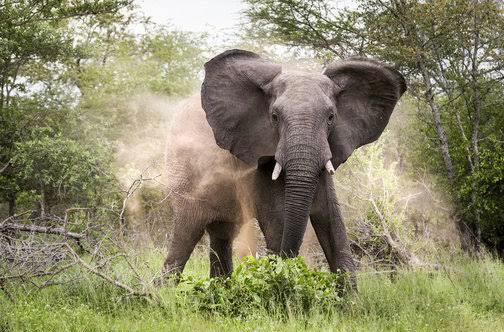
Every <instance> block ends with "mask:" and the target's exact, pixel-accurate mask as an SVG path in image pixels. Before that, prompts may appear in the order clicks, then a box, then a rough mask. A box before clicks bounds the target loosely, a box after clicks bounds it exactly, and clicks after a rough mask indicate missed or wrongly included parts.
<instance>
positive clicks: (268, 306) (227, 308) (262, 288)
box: [178, 256, 343, 316]
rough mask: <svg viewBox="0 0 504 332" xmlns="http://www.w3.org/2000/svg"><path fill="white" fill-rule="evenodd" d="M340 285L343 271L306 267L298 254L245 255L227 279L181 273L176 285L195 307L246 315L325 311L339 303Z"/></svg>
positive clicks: (221, 312)
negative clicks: (286, 255) (255, 312)
mask: <svg viewBox="0 0 504 332" xmlns="http://www.w3.org/2000/svg"><path fill="white" fill-rule="evenodd" d="M342 285H343V274H341V275H338V274H334V273H329V272H317V271H313V270H310V269H309V268H308V266H307V265H306V264H305V263H304V260H303V258H302V257H297V258H294V259H285V260H284V259H282V258H280V257H278V256H266V257H262V258H259V259H256V258H254V257H252V256H249V257H245V258H244V259H243V261H242V262H241V263H240V265H238V267H237V268H236V269H235V270H234V271H233V274H232V275H231V277H229V278H225V279H221V278H204V279H201V278H195V277H193V276H183V277H182V280H181V283H180V285H179V286H178V288H181V289H182V290H183V293H182V294H183V295H184V297H186V298H187V299H188V300H189V302H190V303H191V306H194V307H195V308H197V309H198V310H201V311H204V312H209V313H218V314H222V315H227V316H229V315H231V316H246V315H247V314H248V313H249V312H251V311H254V310H258V309H265V310H267V311H271V312H278V313H286V314H287V313H291V314H292V313H303V312H309V311H310V310H311V309H313V308H317V310H321V311H328V310H330V309H331V308H333V307H334V306H336V305H338V304H341V303H343V298H342V297H341V292H342Z"/></svg>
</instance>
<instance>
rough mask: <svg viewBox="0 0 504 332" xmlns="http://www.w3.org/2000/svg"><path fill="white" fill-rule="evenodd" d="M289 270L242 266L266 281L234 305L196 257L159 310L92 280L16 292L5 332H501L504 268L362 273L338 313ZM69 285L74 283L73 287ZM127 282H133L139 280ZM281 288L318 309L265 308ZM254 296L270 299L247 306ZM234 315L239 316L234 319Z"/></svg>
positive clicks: (467, 264) (486, 263)
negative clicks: (301, 331)
mask: <svg viewBox="0 0 504 332" xmlns="http://www.w3.org/2000/svg"><path fill="white" fill-rule="evenodd" d="M143 259H144V260H146V261H149V260H150V261H153V260H154V261H156V260H157V261H160V260H161V259H162V255H152V254H150V256H148V257H145V256H144V257H143ZM288 264H289V265H288V267H287V266H282V267H283V268H284V271H286V272H287V271H288V272H290V273H289V274H282V273H281V272H279V271H278V270H275V269H271V267H273V268H274V267H275V265H274V264H273V265H272V264H271V263H267V262H266V261H265V260H264V259H263V261H262V262H257V261H248V262H245V264H244V265H243V266H242V267H241V268H242V269H262V271H261V273H260V274H258V273H256V271H257V270H255V271H254V270H253V271H251V272H245V271H241V272H238V273H237V274H235V275H236V277H235V278H234V279H232V280H231V281H229V283H232V284H234V285H235V286H238V285H240V286H241V287H242V288H241V289H240V290H239V292H240V294H235V296H234V297H231V298H229V297H228V296H229V292H233V288H232V287H231V289H227V288H220V287H219V286H216V284H217V283H218V281H211V280H208V279H207V278H205V277H203V275H206V274H207V271H208V263H207V257H206V255H204V256H203V255H201V254H198V255H195V256H193V258H191V260H190V262H189V266H188V270H187V273H186V274H187V275H188V277H186V281H185V283H184V284H183V285H182V286H181V287H179V288H169V287H165V288H164V289H163V291H162V292H161V294H160V301H161V304H162V305H153V304H149V303H148V302H146V301H144V300H142V299H138V298H128V297H124V294H123V293H122V292H121V291H119V290H118V289H117V288H116V287H114V286H113V285H111V284H109V283H105V282H103V281H102V280H101V279H97V278H94V277H86V278H78V281H75V282H72V283H67V284H64V285H59V286H52V287H49V288H44V289H42V290H38V289H37V288H36V286H33V285H26V286H25V287H23V288H17V289H10V291H11V293H10V296H12V297H13V298H15V299H16V301H15V302H10V301H9V300H8V299H7V298H5V297H0V329H1V330H7V331H9V330H15V331H35V330H38V331H61V330H65V331H66V330H68V331H124V330H128V331H186V330H193V331H201V330H204V331H244V330H245V331H298V330H309V331H332V330H338V331H341V330H351V331H405V330H407V331H440V330H446V331H500V330H502V329H503V328H504V287H502V280H504V267H503V265H502V264H501V263H499V262H496V261H494V260H491V259H484V260H482V261H480V262H474V261H467V260H454V261H446V262H444V264H445V267H444V268H443V269H441V270H438V271H427V270H425V271H422V270H419V271H411V270H399V271H397V272H396V273H395V274H394V276H393V277H392V278H390V276H389V275H387V274H380V273H378V274H376V273H373V272H372V271H367V272H366V271H363V272H362V273H361V274H360V275H359V293H358V294H355V293H354V294H350V295H347V296H345V297H343V298H334V294H333V295H332V299H333V300H334V302H336V305H333V306H331V305H329V304H331V302H333V301H331V300H330V299H331V297H329V298H326V297H323V298H318V295H317V292H316V291H315V290H314V289H313V288H312V286H313V285H312V282H315V281H316V280H317V279H316V278H315V276H316V274H317V273H318V274H319V276H318V277H317V278H319V279H320V277H322V278H324V279H326V280H328V279H327V278H328V277H325V276H324V272H309V273H308V272H307V271H305V267H304V265H303V264H302V262H300V261H299V260H298V261H296V262H292V263H288ZM265 265H268V268H267V269H264V267H265ZM123 269H124V267H123V268H120V267H117V269H116V271H117V272H119V271H122V272H120V273H122V274H123V275H124V271H123ZM150 272H151V273H152V272H153V271H150ZM154 272H155V271H154ZM75 273H78V272H77V271H75ZM325 273H327V272H325ZM320 275H321V276H320ZM73 276H74V275H73V274H70V275H69V278H72V277H73ZM125 277H127V278H131V279H134V278H135V276H134V275H127V276H125ZM305 277H308V278H305ZM279 278H281V279H282V281H285V282H286V283H285V284H279V285H278V287H284V285H295V286H297V287H299V288H294V289H289V291H290V292H291V294H292V293H294V292H297V293H298V295H300V296H302V298H304V299H307V300H312V301H313V302H312V303H311V306H310V308H308V309H306V310H301V311H299V310H296V304H297V303H296V301H292V302H291V301H285V302H276V303H271V302H267V301H268V299H273V298H274V297H275V293H274V290H275V285H272V284H271V281H273V280H275V279H279ZM188 280H190V281H188ZM317 282H318V281H317ZM328 285H330V283H329V284H328V283H323V282H322V283H318V285H317V288H316V289H317V290H324V287H328ZM307 286H309V288H307ZM277 290H278V289H277ZM236 291H238V290H236ZM326 291H327V288H326ZM255 294H261V296H264V297H263V298H260V299H251V297H253V296H254V295H255ZM230 299H233V301H230ZM321 300H322V301H321ZM195 301H196V304H197V305H195ZM285 309H288V310H287V311H285ZM291 309H292V310H291ZM297 309H299V307H298V308H297ZM237 310H240V312H241V315H238V316H237V315H229V313H237Z"/></svg>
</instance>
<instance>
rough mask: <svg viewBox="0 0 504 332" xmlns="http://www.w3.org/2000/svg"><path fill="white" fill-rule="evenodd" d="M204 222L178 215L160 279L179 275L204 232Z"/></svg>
mask: <svg viewBox="0 0 504 332" xmlns="http://www.w3.org/2000/svg"><path fill="white" fill-rule="evenodd" d="M205 225H206V222H205V221H204V220H200V219H198V218H194V217H193V216H189V215H178V216H176V217H175V220H174V229H173V236H172V239H171V243H170V246H169V249H168V256H167V257H166V260H165V262H164V266H163V275H162V277H163V278H165V277H168V276H170V275H173V274H180V273H182V271H183V270H184V267H185V265H186V263H187V261H188V260H189V257H190V256H191V253H192V252H193V250H194V247H195V246H196V244H197V243H198V241H199V240H200V239H201V237H202V236H203V233H204V232H205Z"/></svg>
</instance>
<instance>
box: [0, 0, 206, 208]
mask: <svg viewBox="0 0 504 332" xmlns="http://www.w3.org/2000/svg"><path fill="white" fill-rule="evenodd" d="M0 18H1V19H0V40H1V41H2V42H1V43H0V72H1V73H3V75H1V76H0V88H1V89H0V122H1V129H0V143H1V146H2V148H1V149H0V170H1V171H0V185H1V186H0V207H2V205H3V204H4V203H7V204H6V205H8V211H5V210H4V209H2V210H0V215H1V216H2V217H4V216H5V215H14V214H15V213H17V212H19V211H20V210H25V209H30V210H31V209H36V210H37V213H39V214H43V213H44V212H48V211H51V212H53V213H56V212H61V210H59V211H55V210H53V207H54V206H56V205H58V206H61V207H62V208H63V210H64V209H65V208H68V207H70V206H73V207H77V206H79V207H90V208H91V207H92V208H97V207H98V205H100V207H105V206H106V207H108V208H110V207H111V206H117V205H118V204H117V202H114V200H117V199H119V194H120V188H119V185H118V181H117V180H116V179H115V176H114V172H115V171H116V170H115V166H114V165H113V163H114V162H115V161H116V154H117V150H119V149H120V148H121V146H124V142H122V141H121V140H124V139H125V137H126V139H131V136H132V133H133V132H134V131H138V129H137V125H138V123H139V122H144V123H146V122H148V121H151V122H153V123H154V122H159V114H155V115H156V117H153V114H150V113H149V114H148V113H147V112H146V111H145V110H144V109H142V110H141V111H138V109H132V108H131V107H130V105H129V104H130V103H131V101H132V100H133V99H135V98H139V97H137V96H142V95H147V94H159V95H167V96H182V95H187V94H189V93H191V92H192V90H193V88H194V86H195V83H196V82H197V80H198V78H197V75H198V73H199V70H200V67H201V63H202V58H201V47H200V46H201V45H203V44H204V43H203V39H202V38H200V37H199V36H195V35H192V34H189V33H184V32H177V31H173V29H171V28H168V27H164V26H158V25H155V24H152V23H150V22H149V20H148V19H147V18H144V17H143V16H142V15H141V14H140V13H138V12H137V11H136V7H134V6H133V5H132V1H131V0H100V1H87V0H79V1H43V2H41V1H29V0H26V1H6V2H2V4H1V5H0ZM144 108H146V106H145V104H144ZM151 113H154V112H151ZM125 133H127V134H125ZM146 166H147V165H143V167H146ZM104 205H105V206H104Z"/></svg>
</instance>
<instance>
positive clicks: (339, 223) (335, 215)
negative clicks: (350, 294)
mask: <svg viewBox="0 0 504 332" xmlns="http://www.w3.org/2000/svg"><path fill="white" fill-rule="evenodd" d="M310 219H311V223H312V225H313V228H314V230H315V234H316V235H317V239H318V240H319V243H320V246H321V247H322V250H323V251H324V254H325V256H326V259H327V262H328V264H329V269H330V270H331V272H336V271H338V270H341V271H344V272H349V273H350V274H351V282H352V284H355V269H356V267H355V263H354V260H353V258H352V253H351V250H350V244H349V241H348V237H347V233H346V229H345V225H344V224H343V219H342V217H341V213H340V210H339V207H338V203H337V200H336V193H335V191H334V184H333V181H332V178H331V176H330V175H329V174H327V173H325V172H324V174H323V175H322V176H321V179H320V184H319V188H318V191H317V194H316V196H315V200H314V202H313V206H312V211H311V213H310Z"/></svg>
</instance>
